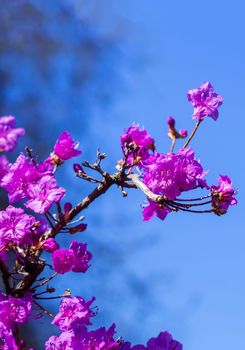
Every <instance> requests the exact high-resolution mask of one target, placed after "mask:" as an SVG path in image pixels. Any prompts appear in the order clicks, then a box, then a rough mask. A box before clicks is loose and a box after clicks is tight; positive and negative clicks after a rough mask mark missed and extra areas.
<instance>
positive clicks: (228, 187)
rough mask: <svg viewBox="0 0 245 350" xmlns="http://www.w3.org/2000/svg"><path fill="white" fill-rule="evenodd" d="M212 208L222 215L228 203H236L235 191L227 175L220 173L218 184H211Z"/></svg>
mask: <svg viewBox="0 0 245 350" xmlns="http://www.w3.org/2000/svg"><path fill="white" fill-rule="evenodd" d="M211 193H212V208H213V210H214V212H215V214H217V215H223V214H225V213H226V212H227V210H228V208H229V206H230V205H236V204H237V200H236V198H235V197H234V196H235V194H236V191H235V190H234V189H233V188H232V181H231V179H230V178H229V177H228V176H222V175H220V176H219V178H218V186H214V185H212V186H211Z"/></svg>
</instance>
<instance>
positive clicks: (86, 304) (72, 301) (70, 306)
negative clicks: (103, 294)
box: [52, 297, 97, 331]
mask: <svg viewBox="0 0 245 350" xmlns="http://www.w3.org/2000/svg"><path fill="white" fill-rule="evenodd" d="M94 301H95V298H92V299H91V300H89V301H85V300H84V299H83V298H81V297H73V298H70V297H67V298H64V299H63V300H62V302H61V304H60V310H59V313H58V314H57V315H56V316H55V318H54V319H53V321H52V324H55V325H56V326H58V327H59V329H60V330H61V331H68V330H70V329H72V327H74V326H75V325H90V324H91V323H90V318H91V317H93V316H95V315H96V314H97V312H94V311H93V310H91V308H90V306H91V304H92V303H93V302H94Z"/></svg>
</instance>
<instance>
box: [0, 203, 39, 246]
mask: <svg viewBox="0 0 245 350" xmlns="http://www.w3.org/2000/svg"><path fill="white" fill-rule="evenodd" d="M35 223H36V219H35V218H34V217H33V216H31V215H28V214H26V213H25V212H24V210H23V209H21V208H15V207H13V206H11V205H9V206H8V207H7V208H6V210H2V211H0V244H1V245H2V244H6V243H8V242H14V243H16V244H22V243H30V242H31V241H32V238H31V236H32V232H31V230H30V229H31V227H32V226H34V224H35Z"/></svg>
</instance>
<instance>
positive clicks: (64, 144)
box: [54, 131, 82, 160]
mask: <svg viewBox="0 0 245 350" xmlns="http://www.w3.org/2000/svg"><path fill="white" fill-rule="evenodd" d="M78 146H79V143H76V142H75V141H74V140H73V139H72V138H71V136H70V134H69V133H68V132H67V131H64V132H63V133H62V134H61V135H60V137H59V139H58V140H57V141H56V143H55V145H54V155H55V156H57V157H58V158H59V159H61V160H67V159H70V158H73V157H77V156H79V155H80V154H81V153H82V152H81V151H78V150H77V147H78Z"/></svg>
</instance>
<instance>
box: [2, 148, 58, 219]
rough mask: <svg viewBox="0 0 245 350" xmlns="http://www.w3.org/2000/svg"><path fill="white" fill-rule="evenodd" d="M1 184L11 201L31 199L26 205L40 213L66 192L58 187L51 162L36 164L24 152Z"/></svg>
mask: <svg viewBox="0 0 245 350" xmlns="http://www.w3.org/2000/svg"><path fill="white" fill-rule="evenodd" d="M1 186H2V187H3V188H4V189H6V190H7V192H8V197H9V201H10V203H14V202H17V201H20V200H23V199H29V201H28V202H27V203H25V206H26V207H27V208H29V209H31V210H33V211H35V212H36V213H40V214H42V213H44V212H45V211H47V210H48V209H50V208H51V206H52V205H53V204H54V203H56V202H58V201H60V200H61V199H62V198H63V196H64V194H65V190H64V188H62V187H57V183H56V180H55V178H54V175H53V173H52V169H51V166H50V165H49V164H47V163H40V164H34V163H33V162H30V161H29V159H28V158H27V157H25V156H24V155H23V154H22V153H21V154H20V155H19V157H18V158H17V160H16V162H15V163H14V164H12V165H11V166H10V168H9V171H8V173H7V174H6V175H5V176H4V177H3V178H2V181H1Z"/></svg>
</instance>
